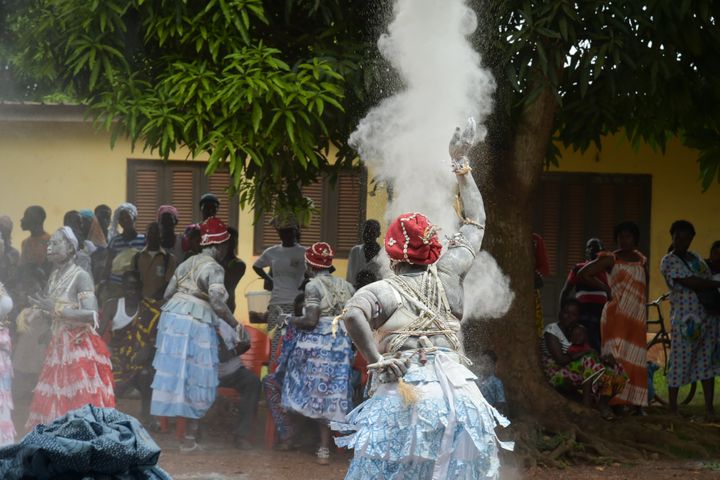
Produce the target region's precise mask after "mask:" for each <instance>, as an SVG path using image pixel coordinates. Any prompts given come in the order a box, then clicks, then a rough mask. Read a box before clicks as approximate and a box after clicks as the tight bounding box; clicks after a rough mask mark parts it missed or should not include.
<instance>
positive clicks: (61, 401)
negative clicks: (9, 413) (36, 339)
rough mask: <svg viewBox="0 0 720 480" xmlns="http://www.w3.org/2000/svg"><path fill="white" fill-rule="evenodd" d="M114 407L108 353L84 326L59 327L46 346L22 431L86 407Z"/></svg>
mask: <svg viewBox="0 0 720 480" xmlns="http://www.w3.org/2000/svg"><path fill="white" fill-rule="evenodd" d="M88 403H89V404H92V405H93V406H95V407H111V408H113V407H115V394H114V391H113V374H112V365H111V364H110V352H109V351H108V348H107V345H105V342H104V341H103V340H102V338H100V336H98V334H97V333H95V331H93V330H91V329H90V328H89V327H88V326H79V327H73V326H70V325H63V324H61V325H59V326H58V328H57V329H56V330H55V331H54V332H53V336H52V339H51V340H50V345H48V349H47V354H46V356H45V363H44V364H43V369H42V372H40V378H39V380H38V384H37V386H36V387H35V390H34V395H33V399H32V404H31V405H30V416H29V418H28V421H27V424H26V427H27V428H32V427H33V426H35V425H37V424H39V423H44V424H47V423H50V422H52V421H53V420H55V419H56V418H58V417H60V416H62V415H65V414H66V413H67V412H69V411H70V410H74V409H76V408H79V407H82V406H83V405H86V404H88Z"/></svg>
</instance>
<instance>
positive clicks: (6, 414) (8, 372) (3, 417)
mask: <svg viewBox="0 0 720 480" xmlns="http://www.w3.org/2000/svg"><path fill="white" fill-rule="evenodd" d="M11 350H12V345H11V342H10V332H9V331H8V329H7V328H5V327H3V326H2V325H0V447H1V446H3V445H8V444H11V443H14V442H15V426H14V425H13V421H12V410H13V400H12V376H13V369H12V360H11V357H10V355H11Z"/></svg>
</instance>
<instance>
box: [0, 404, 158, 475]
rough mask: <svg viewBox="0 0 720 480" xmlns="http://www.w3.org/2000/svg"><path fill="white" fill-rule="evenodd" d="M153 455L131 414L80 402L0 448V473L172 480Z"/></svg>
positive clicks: (154, 450)
mask: <svg viewBox="0 0 720 480" xmlns="http://www.w3.org/2000/svg"><path fill="white" fill-rule="evenodd" d="M159 456H160V447H158V446H157V444H156V443H155V442H154V441H153V439H152V438H150V435H149V434H148V433H147V431H146V430H145V429H144V428H143V427H142V425H141V424H140V422H138V421H137V420H136V419H134V418H133V417H131V416H129V415H125V414H124V413H121V412H118V411H117V410H115V409H113V408H97V407H93V406H92V405H86V406H84V407H81V408H78V409H76V410H72V411H70V412H68V413H67V414H66V415H64V416H62V417H60V418H58V419H57V420H55V421H54V422H53V423H51V424H49V425H38V426H36V427H35V428H34V429H33V430H32V431H31V432H30V433H28V434H27V435H26V436H25V438H23V439H22V441H20V443H17V444H15V445H11V446H8V447H5V448H2V449H0V478H2V479H3V480H20V479H24V478H53V479H56V480H58V479H67V480H70V479H80V478H108V479H113V480H172V479H171V477H170V476H169V475H168V474H167V473H165V472H164V471H163V470H162V469H161V468H160V467H158V466H157V461H158V458H159Z"/></svg>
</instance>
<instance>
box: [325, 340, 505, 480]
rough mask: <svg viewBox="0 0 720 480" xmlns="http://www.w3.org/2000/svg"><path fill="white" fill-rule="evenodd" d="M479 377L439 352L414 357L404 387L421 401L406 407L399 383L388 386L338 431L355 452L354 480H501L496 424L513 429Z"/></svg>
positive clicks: (349, 476) (350, 477)
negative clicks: (419, 359) (482, 389)
mask: <svg viewBox="0 0 720 480" xmlns="http://www.w3.org/2000/svg"><path fill="white" fill-rule="evenodd" d="M476 378H477V377H476V376H475V375H474V374H473V373H472V372H470V370H468V369H467V368H465V367H464V366H463V365H462V364H460V363H459V360H458V355H457V354H455V353H453V352H450V351H447V350H438V351H437V352H435V353H429V354H428V355H427V362H426V363H425V364H424V365H421V364H420V363H418V362H417V358H416V357H414V358H413V363H411V365H410V368H409V369H408V372H407V373H406V374H405V376H404V377H403V380H404V381H405V382H406V383H408V384H410V385H411V386H412V387H413V388H414V389H415V391H416V393H418V395H419V400H418V401H417V402H416V403H413V404H409V405H408V404H406V403H405V401H404V400H403V398H402V397H401V395H400V393H399V391H398V383H396V382H393V383H382V384H380V386H379V387H378V388H377V390H376V391H375V392H374V394H373V396H372V397H371V398H370V399H368V400H367V401H365V402H364V403H363V404H362V405H360V406H359V407H357V408H356V409H355V410H353V411H352V412H350V413H349V414H348V416H347V421H346V422H345V423H332V424H331V427H332V429H333V430H336V431H339V432H344V433H346V434H347V435H346V436H343V437H339V438H336V440H335V442H336V443H337V445H338V446H341V447H347V448H352V449H354V450H355V455H354V457H353V460H352V463H351V464H350V468H349V470H348V472H347V475H346V476H345V479H346V480H355V479H357V480H361V479H362V480H370V479H376V480H381V479H382V480H401V479H402V480H410V479H413V480H414V479H419V480H426V479H427V480H430V479H432V480H436V479H463V480H471V479H494V478H498V473H499V468H500V462H499V460H498V446H501V447H503V448H507V449H512V448H513V445H512V443H505V442H500V441H499V440H498V439H497V436H496V434H495V427H496V425H498V424H499V425H502V426H507V425H508V424H509V422H508V421H507V420H506V419H505V418H504V417H502V416H501V415H500V414H499V413H498V412H497V410H495V409H494V408H493V407H492V406H491V405H490V404H489V403H488V402H487V401H486V400H485V398H484V397H483V396H482V393H480V390H479V389H478V387H477V384H476V383H475V379H476Z"/></svg>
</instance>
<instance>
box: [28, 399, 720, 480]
mask: <svg viewBox="0 0 720 480" xmlns="http://www.w3.org/2000/svg"><path fill="white" fill-rule="evenodd" d="M17 407H18V408H17V409H16V412H15V414H16V425H17V427H18V430H19V432H23V430H22V423H21V419H22V421H24V419H25V418H26V415H27V406H26V405H25V404H22V403H20V404H18V405H17ZM118 408H119V409H120V410H122V411H125V412H127V413H129V414H131V415H135V416H137V414H138V413H139V412H138V411H139V401H137V399H121V400H120V402H119V405H118ZM228 420H229V419H227V418H223V417H221V416H219V415H214V416H213V415H210V419H209V422H208V424H206V425H205V427H204V429H203V431H204V438H203V440H202V445H203V448H202V450H200V451H196V452H191V453H181V452H180V450H179V448H178V447H179V445H178V442H177V440H176V438H175V435H174V432H173V431H171V432H169V433H153V434H152V436H153V438H154V439H155V441H156V442H157V443H158V444H159V445H160V447H161V448H162V454H161V455H160V466H161V467H162V468H164V469H165V470H166V471H167V472H168V473H169V474H170V475H171V476H172V477H173V478H174V479H175V480H265V479H272V480H305V479H313V480H315V479H318V480H320V479H322V480H341V479H343V478H344V476H345V472H346V471H347V468H348V465H349V462H350V460H351V458H352V457H351V453H349V452H344V451H339V452H334V453H333V454H332V457H331V464H330V465H327V466H322V465H317V464H316V463H315V455H314V453H313V449H314V438H313V437H312V432H309V433H308V441H307V445H306V446H305V447H303V448H301V449H300V450H298V451H291V452H276V451H273V450H270V449H266V448H265V447H264V446H263V443H264V442H263V432H262V430H263V428H262V427H263V426H264V425H265V409H264V408H262V407H261V409H260V411H259V412H258V417H257V422H256V425H257V427H256V428H255V433H254V436H253V439H252V440H253V442H254V444H255V445H256V446H255V448H253V449H252V450H237V449H235V448H233V446H232V444H231V442H230V428H229V426H230V423H229V421H228ZM310 427H312V426H310ZM311 430H314V429H313V428H311ZM706 478H707V479H719V480H720V459H715V460H712V461H662V460H659V461H655V462H644V463H639V464H634V465H620V464H612V465H607V466H569V467H567V468H564V469H546V468H535V469H531V470H526V469H517V468H513V467H510V466H505V467H503V470H502V472H501V480H520V479H538V480H551V479H567V480H592V479H608V480H633V479H638V480H640V479H642V480H646V479H652V480H670V479H684V480H694V479H706Z"/></svg>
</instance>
